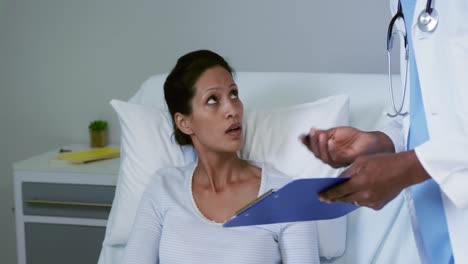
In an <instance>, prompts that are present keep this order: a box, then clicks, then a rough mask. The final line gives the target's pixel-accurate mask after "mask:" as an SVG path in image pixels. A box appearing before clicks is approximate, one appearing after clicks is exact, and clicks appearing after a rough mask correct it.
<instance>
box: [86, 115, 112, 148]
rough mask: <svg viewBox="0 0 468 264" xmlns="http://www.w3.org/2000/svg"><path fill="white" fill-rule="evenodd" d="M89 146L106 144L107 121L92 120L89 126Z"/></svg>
mask: <svg viewBox="0 0 468 264" xmlns="http://www.w3.org/2000/svg"><path fill="white" fill-rule="evenodd" d="M88 128H89V135H90V139H91V147H104V146H106V145H107V137H108V133H107V121H104V120H94V121H92V122H91V123H90V124H89V126H88Z"/></svg>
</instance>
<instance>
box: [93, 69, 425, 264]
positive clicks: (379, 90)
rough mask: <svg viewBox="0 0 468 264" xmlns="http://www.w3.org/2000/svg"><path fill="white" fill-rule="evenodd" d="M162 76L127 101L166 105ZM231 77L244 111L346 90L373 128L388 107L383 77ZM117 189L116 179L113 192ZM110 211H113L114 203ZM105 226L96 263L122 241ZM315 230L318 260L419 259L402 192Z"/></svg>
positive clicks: (352, 112)
mask: <svg viewBox="0 0 468 264" xmlns="http://www.w3.org/2000/svg"><path fill="white" fill-rule="evenodd" d="M165 76H166V75H165V74H161V75H155V76H152V77H150V78H149V79H148V80H147V81H145V82H144V83H143V85H142V86H141V88H140V89H139V90H138V91H137V92H136V94H135V95H134V96H133V97H132V98H131V99H130V100H129V101H130V102H132V103H135V104H142V105H148V106H149V105H151V106H157V107H160V108H166V106H165V102H164V96H163V90H162V86H163V83H164V79H165ZM235 81H236V83H237V84H238V86H239V91H240V98H241V99H242V101H243V103H244V107H245V109H246V112H247V113H248V111H249V110H255V109H273V108H280V107H287V106H292V105H297V104H303V103H307V102H313V101H316V100H319V99H321V98H325V97H329V96H333V95H337V94H346V95H348V96H349V124H350V125H352V126H355V127H358V128H360V129H363V130H374V129H376V128H377V127H378V126H379V125H380V124H382V123H384V122H385V121H386V120H385V119H386V118H387V117H386V115H385V110H386V109H387V108H388V107H389V102H388V95H389V94H388V92H387V90H386V89H387V76H386V75H379V74H342V73H336V74H328V73H294V72H289V73H276V72H238V73H236V74H235ZM394 83H399V81H398V76H394ZM388 109H389V108H388ZM324 118H326V116H324ZM304 132H306V131H304ZM323 176H327V175H323ZM118 192H119V183H118V185H117V195H118ZM117 195H116V199H117V198H118V197H117ZM114 203H116V201H114ZM112 210H113V211H114V210H117V209H114V207H113V209H112ZM113 217H116V214H115V212H111V215H110V218H109V225H110V224H111V223H112V222H113V221H114V220H115V219H112V218H113ZM128 217H129V218H132V217H133V216H132V215H129V216H128ZM109 225H108V230H107V232H106V239H105V240H104V243H103V248H102V251H101V256H100V259H99V263H100V264H104V263H119V260H120V259H121V256H122V254H123V251H124V248H125V240H121V241H120V242H115V241H112V239H110V238H109V237H111V236H112V230H111V229H110V228H109ZM319 228H322V230H319V232H321V234H322V236H321V237H320V238H319V239H321V240H323V239H325V240H327V239H328V240H327V241H325V242H324V241H321V242H322V243H324V244H325V245H323V246H324V247H328V248H329V249H328V250H329V251H328V254H326V255H322V254H321V255H322V256H321V261H322V263H334V264H338V263H359V264H360V263H392V264H393V263H419V259H418V255H417V250H416V246H415V242H414V239H413V235H412V229H411V221H410V219H409V214H408V211H407V207H406V203H405V201H404V199H403V194H400V195H399V196H398V197H397V198H396V199H394V200H393V201H392V202H390V203H389V204H388V205H387V206H386V207H384V208H383V209H381V210H379V211H374V210H372V209H368V208H359V209H357V210H356V211H354V212H352V213H350V214H349V215H347V216H345V217H343V218H340V219H337V220H335V222H332V223H331V226H328V227H327V225H326V224H324V225H322V226H320V225H319ZM337 232H338V234H337ZM330 248H331V249H332V250H331V251H330ZM333 248H335V249H333ZM330 252H332V253H330Z"/></svg>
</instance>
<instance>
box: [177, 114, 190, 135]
mask: <svg viewBox="0 0 468 264" xmlns="http://www.w3.org/2000/svg"><path fill="white" fill-rule="evenodd" d="M174 122H175V124H176V126H177V128H178V129H179V130H180V131H182V133H184V134H186V135H191V134H193V131H192V128H191V127H190V119H189V118H188V116H185V115H183V114H181V113H175V115H174Z"/></svg>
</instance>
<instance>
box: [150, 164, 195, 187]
mask: <svg viewBox="0 0 468 264" xmlns="http://www.w3.org/2000/svg"><path fill="white" fill-rule="evenodd" d="M193 169H194V164H193V163H189V164H187V165H185V166H182V167H166V168H161V169H159V170H157V171H156V172H155V173H154V174H153V176H152V177H151V178H152V179H151V181H150V183H149V184H148V187H147V189H150V190H157V191H158V192H167V191H169V190H173V189H179V188H183V186H184V185H185V183H186V181H187V178H190V175H191V173H193Z"/></svg>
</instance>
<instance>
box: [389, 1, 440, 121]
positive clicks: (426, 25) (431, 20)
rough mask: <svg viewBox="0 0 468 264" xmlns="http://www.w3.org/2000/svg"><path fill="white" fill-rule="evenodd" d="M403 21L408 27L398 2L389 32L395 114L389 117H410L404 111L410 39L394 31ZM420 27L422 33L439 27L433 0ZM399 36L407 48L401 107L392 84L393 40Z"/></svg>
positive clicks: (424, 14) (391, 88)
mask: <svg viewBox="0 0 468 264" xmlns="http://www.w3.org/2000/svg"><path fill="white" fill-rule="evenodd" d="M398 19H401V20H402V21H403V24H404V25H405V27H406V22H405V17H404V15H403V10H402V8H401V2H400V0H398V10H397V12H396V14H395V16H393V17H392V19H391V20H390V23H389V25H388V32H387V62H388V84H389V88H390V98H391V100H392V107H393V111H394V113H387V115H388V116H389V117H397V116H406V115H408V111H403V106H404V103H405V98H406V87H407V85H406V84H407V81H408V68H409V67H408V66H409V47H408V38H407V37H406V30H405V31H402V30H395V31H394V30H393V28H394V25H395V22H396V21H397V20H398ZM417 24H418V27H419V29H420V30H421V31H422V32H433V31H434V30H435V29H436V27H437V25H438V24H439V16H438V14H437V11H436V10H435V9H434V7H433V6H432V0H427V2H426V8H425V9H424V10H423V11H422V12H421V13H420V14H419V16H418V22H417ZM397 35H399V36H400V38H402V39H403V42H404V48H405V61H406V62H405V64H406V67H405V78H404V81H403V95H402V100H401V104H400V106H399V107H397V104H396V103H395V96H394V91H393V83H392V73H391V66H392V60H391V52H392V48H393V38H394V36H397Z"/></svg>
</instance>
